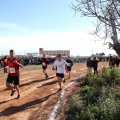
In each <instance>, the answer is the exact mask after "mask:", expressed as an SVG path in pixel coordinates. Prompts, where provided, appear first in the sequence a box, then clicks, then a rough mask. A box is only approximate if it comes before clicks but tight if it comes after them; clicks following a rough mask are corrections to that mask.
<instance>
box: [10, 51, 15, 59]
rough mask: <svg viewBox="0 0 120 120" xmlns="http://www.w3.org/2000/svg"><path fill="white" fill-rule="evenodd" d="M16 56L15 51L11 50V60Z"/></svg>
mask: <svg viewBox="0 0 120 120" xmlns="http://www.w3.org/2000/svg"><path fill="white" fill-rule="evenodd" d="M14 55H15V52H14V50H10V57H11V58H13V57H14Z"/></svg>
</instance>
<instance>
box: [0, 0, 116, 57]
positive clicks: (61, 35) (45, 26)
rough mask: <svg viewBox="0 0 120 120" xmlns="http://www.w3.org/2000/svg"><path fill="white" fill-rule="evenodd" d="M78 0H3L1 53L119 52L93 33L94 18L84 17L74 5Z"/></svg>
mask: <svg viewBox="0 0 120 120" xmlns="http://www.w3.org/2000/svg"><path fill="white" fill-rule="evenodd" d="M71 3H74V4H75V0H59V1H58V0H1V1H0V54H9V50H10V49H14V50H15V51H16V54H24V52H25V53H30V52H38V51H39V48H41V47H42V48H44V49H45V50H70V51H71V55H81V56H83V55H85V56H86V55H91V54H92V52H93V53H101V52H105V53H106V55H108V54H110V53H112V54H114V53H115V52H114V51H113V50H109V49H108V46H104V45H103V41H97V42H95V41H94V40H98V38H96V37H95V36H92V35H90V34H89V31H91V30H94V28H93V24H92V21H94V20H95V19H93V18H82V17H80V15H79V13H77V14H75V11H74V10H73V9H71V8H70V6H71Z"/></svg>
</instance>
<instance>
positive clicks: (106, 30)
mask: <svg viewBox="0 0 120 120" xmlns="http://www.w3.org/2000/svg"><path fill="white" fill-rule="evenodd" d="M75 1H76V4H75V3H74V4H72V8H73V9H74V10H75V12H79V13H80V15H81V16H82V17H83V16H87V17H95V18H96V21H97V22H96V24H95V31H94V32H93V33H92V34H93V35H97V36H98V37H100V38H101V39H104V44H107V43H106V41H105V40H106V39H107V38H109V37H110V38H111V41H112V43H111V42H108V44H109V48H112V49H114V50H115V51H116V53H117V54H118V55H119V56H120V42H119V40H118V35H117V33H118V32H119V31H120V0H75ZM101 32H102V34H101Z"/></svg>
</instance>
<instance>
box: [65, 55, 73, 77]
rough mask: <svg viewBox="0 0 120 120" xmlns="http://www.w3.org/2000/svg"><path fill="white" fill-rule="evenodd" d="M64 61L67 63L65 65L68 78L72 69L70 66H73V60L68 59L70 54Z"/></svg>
mask: <svg viewBox="0 0 120 120" xmlns="http://www.w3.org/2000/svg"><path fill="white" fill-rule="evenodd" d="M66 62H67V63H68V65H67V70H68V73H69V78H70V73H71V69H72V66H73V62H72V60H71V59H70V56H68V57H67V60H66Z"/></svg>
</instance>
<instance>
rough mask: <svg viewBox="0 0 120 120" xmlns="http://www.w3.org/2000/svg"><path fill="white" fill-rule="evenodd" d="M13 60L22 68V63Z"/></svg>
mask: <svg viewBox="0 0 120 120" xmlns="http://www.w3.org/2000/svg"><path fill="white" fill-rule="evenodd" d="M14 62H15V63H16V64H17V65H18V66H20V67H21V68H23V65H22V64H21V63H18V62H17V60H14Z"/></svg>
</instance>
